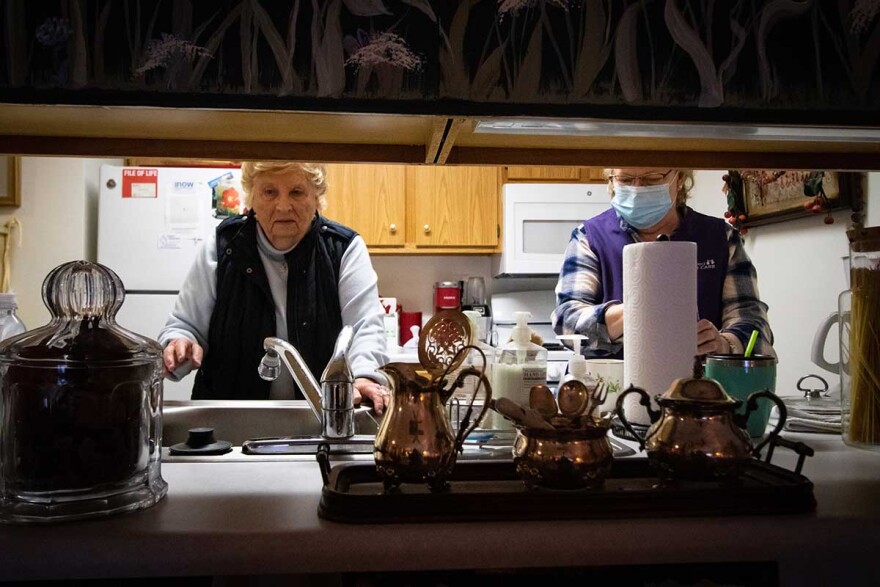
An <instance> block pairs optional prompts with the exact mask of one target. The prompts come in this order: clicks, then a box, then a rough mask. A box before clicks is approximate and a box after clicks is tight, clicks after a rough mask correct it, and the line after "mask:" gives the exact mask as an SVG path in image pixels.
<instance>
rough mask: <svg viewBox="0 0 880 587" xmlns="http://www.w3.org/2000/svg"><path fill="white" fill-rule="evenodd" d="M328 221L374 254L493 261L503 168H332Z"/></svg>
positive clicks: (330, 171)
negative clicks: (354, 234) (476, 256)
mask: <svg viewBox="0 0 880 587" xmlns="http://www.w3.org/2000/svg"><path fill="white" fill-rule="evenodd" d="M327 186H328V187H327V209H326V210H324V215H325V216H327V217H328V218H331V219H332V220H335V221H337V222H340V223H342V224H344V225H346V226H350V227H351V228H353V229H355V230H356V231H358V233H360V235H361V236H363V238H364V241H365V242H366V243H367V246H368V247H369V248H370V251H371V252H372V253H374V254H407V253H422V254H425V253H431V254H438V253H457V254H458V253H464V254H467V253H484V254H485V253H493V252H497V250H498V246H499V242H500V235H499V233H500V230H501V229H500V224H499V214H500V210H501V197H500V171H499V169H498V168H497V167H433V166H415V165H411V166H404V165H359V164H333V165H327Z"/></svg>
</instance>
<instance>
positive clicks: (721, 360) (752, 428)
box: [705, 354, 776, 438]
mask: <svg viewBox="0 0 880 587" xmlns="http://www.w3.org/2000/svg"><path fill="white" fill-rule="evenodd" d="M705 376H706V377H708V378H710V379H714V380H715V381H717V382H718V383H720V384H721V386H722V387H723V388H724V391H726V392H727V395H729V396H730V397H732V398H734V399H738V400H742V402H743V405H741V406H740V407H739V409H738V410H737V413H739V414H742V413H744V412H745V404H746V400H747V399H748V398H749V396H750V395H751V394H753V393H755V392H756V391H761V390H764V389H769V390H770V391H771V392H773V393H776V357H771V356H770V355H752V356H751V357H748V358H746V357H744V356H743V355H726V354H710V355H707V356H706V369H705ZM772 407H773V403H772V402H771V401H769V400H766V399H761V400H759V401H758V409H757V410H755V411H754V412H752V414H751V415H750V416H749V422H748V427H747V430H748V432H749V436H751V437H752V438H760V437H761V436H763V435H764V430H765V429H766V428H767V422H768V421H769V420H770V409H771V408H772Z"/></svg>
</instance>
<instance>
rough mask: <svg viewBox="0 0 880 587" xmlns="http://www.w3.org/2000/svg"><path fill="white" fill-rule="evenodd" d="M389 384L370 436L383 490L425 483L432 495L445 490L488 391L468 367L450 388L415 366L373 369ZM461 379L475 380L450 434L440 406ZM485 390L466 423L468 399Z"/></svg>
mask: <svg viewBox="0 0 880 587" xmlns="http://www.w3.org/2000/svg"><path fill="white" fill-rule="evenodd" d="M379 370H380V371H382V372H384V373H385V374H386V375H387V376H388V379H389V380H390V383H391V401H390V403H389V404H388V407H387V408H386V413H385V417H384V419H383V420H382V424H381V426H380V427H379V432H378V434H376V443H375V446H374V451H373V456H374V457H375V459H376V468H377V470H378V471H379V474H380V476H381V477H382V478H383V481H384V485H385V490H386V491H391V490H393V489H395V488H396V487H398V486H399V485H400V484H401V483H427V484H428V486H429V487H430V489H431V490H432V491H438V490H444V489H446V488H447V487H448V483H447V479H448V478H449V475H450V473H451V472H452V469H453V467H454V466H455V460H456V456H457V454H458V453H459V452H461V450H462V446H463V444H464V439H465V438H466V437H467V435H468V434H470V433H471V432H472V431H473V430H474V429H475V428H476V427H477V424H478V423H479V422H480V420H482V418H483V416H484V415H485V413H486V411H487V410H488V409H489V401H488V400H489V399H490V398H491V396H492V389H491V386H490V385H489V381H488V380H487V379H486V377H485V375H484V374H483V373H482V372H481V371H480V370H479V369H475V368H472V367H468V368H466V369H462V370H461V371H460V372H459V373H458V375H457V376H456V377H455V379H453V380H452V382H451V383H447V382H445V381H444V380H445V379H446V377H442V376H441V377H438V376H435V377H433V378H429V377H427V376H426V375H427V372H426V371H423V370H422V368H421V365H419V364H418V363H389V364H388V365H385V366H383V367H380V368H379ZM467 377H476V378H478V379H479V381H478V382H477V385H475V386H474V393H473V395H472V396H471V398H470V402H469V404H468V406H467V408H466V410H465V412H464V414H465V416H464V418H463V419H462V421H461V425H460V426H459V429H458V433H457V434H453V431H452V426H451V425H450V423H449V418H448V416H447V413H446V407H445V404H446V402H447V400H449V398H450V397H451V396H452V393H453V391H454V390H455V389H457V388H459V387H461V386H462V383H463V382H464V380H465V379H466V378H467ZM481 385H482V386H485V397H486V402H485V403H484V404H483V406H482V409H481V410H480V412H479V414H478V415H477V416H476V417H474V418H472V414H473V412H474V400H475V399H476V397H477V394H478V393H479V392H480V391H481V388H480V387H481Z"/></svg>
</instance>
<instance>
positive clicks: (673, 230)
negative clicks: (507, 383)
mask: <svg viewBox="0 0 880 587" xmlns="http://www.w3.org/2000/svg"><path fill="white" fill-rule="evenodd" d="M606 176H607V177H608V182H609V183H608V186H609V190H610V191H611V196H612V199H611V206H612V208H611V209H610V210H607V211H606V212H604V213H602V214H599V215H598V216H596V217H594V218H591V219H589V220H586V221H585V222H584V223H583V224H582V225H581V226H579V227H577V228H576V229H575V230H574V231H573V232H572V235H571V240H570V241H569V244H568V248H567V249H566V252H565V262H564V263H563V265H562V271H561V272H560V275H559V283H558V284H557V286H556V310H555V311H554V312H553V316H552V318H551V319H552V321H553V329H554V330H555V331H556V333H557V334H583V335H585V336H587V337H588V338H589V340H588V341H587V345H586V346H587V349H586V352H587V355H588V356H594V357H616V358H623V340H622V339H623V321H624V319H625V317H624V315H623V247H624V246H626V245H628V244H631V243H636V242H651V241H655V240H657V237H658V236H660V235H666V236H668V237H669V238H670V240H673V241H692V242H696V243H697V263H698V267H699V269H698V271H697V290H698V291H697V300H698V307H699V313H700V320H699V321H698V322H697V325H696V328H697V345H698V352H699V353H700V354H703V353H711V352H716V353H742V352H743V350H744V347H745V344H746V343H747V342H748V339H749V337H750V336H751V333H752V331H753V330H755V329H757V330H758V333H759V337H758V342H757V344H756V347H755V351H754V352H755V353H762V354H774V355H775V353H774V352H773V347H772V346H771V345H772V344H773V333H772V332H771V330H770V325H769V324H768V322H767V305H766V304H765V303H763V302H762V301H761V300H760V299H759V297H758V285H757V275H756V273H755V268H754V266H753V265H752V262H751V260H750V259H749V257H748V255H747V254H746V252H745V249H744V248H743V245H742V241H741V240H740V238H739V233H738V232H737V231H736V230H734V229H733V228H732V227H731V226H730V225H728V224H727V223H726V222H724V221H723V220H722V219H720V218H714V217H711V216H706V215H704V214H700V213H699V212H695V211H694V210H692V209H691V208H690V207H688V206H687V203H686V202H687V198H688V193H689V191H690V189H691V188H692V187H693V184H694V176H693V172H692V171H684V170H679V169H651V168H630V169H611V170H606ZM659 295H662V294H659Z"/></svg>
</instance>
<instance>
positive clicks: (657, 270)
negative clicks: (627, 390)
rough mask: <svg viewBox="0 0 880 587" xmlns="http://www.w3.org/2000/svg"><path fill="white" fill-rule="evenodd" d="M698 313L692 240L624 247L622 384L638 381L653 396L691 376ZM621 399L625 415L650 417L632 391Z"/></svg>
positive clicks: (638, 418)
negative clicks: (677, 381)
mask: <svg viewBox="0 0 880 587" xmlns="http://www.w3.org/2000/svg"><path fill="white" fill-rule="evenodd" d="M697 316H698V309H697V244H696V243H692V242H672V241H660V242H653V243H635V244H632V245H627V246H626V247H624V248H623V351H624V367H623V371H624V372H623V378H624V386H625V387H629V386H630V385H635V386H637V387H641V388H642V389H644V390H645V391H647V392H648V395H650V396H651V397H652V398H653V397H654V396H655V395H656V394H658V393H662V392H664V391H666V390H667V389H668V388H669V385H670V384H671V383H672V382H673V381H674V380H675V379H677V378H679V377H689V376H690V375H691V373H692V372H693V367H692V365H693V361H694V355H695V354H696V353H697ZM625 402H626V403H625V405H624V414H625V415H626V418H627V420H629V421H630V422H633V423H636V424H642V425H648V424H650V423H651V421H650V419H649V418H648V415H647V413H646V411H645V408H644V407H642V406H640V405H639V403H638V402H639V398H638V396H637V395H636V394H630V395H629V396H627V397H626V400H625ZM656 407H657V406H656V404H655V405H654V408H656Z"/></svg>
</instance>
